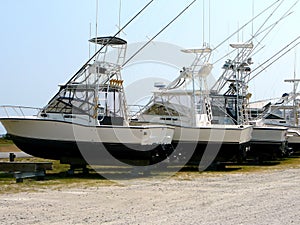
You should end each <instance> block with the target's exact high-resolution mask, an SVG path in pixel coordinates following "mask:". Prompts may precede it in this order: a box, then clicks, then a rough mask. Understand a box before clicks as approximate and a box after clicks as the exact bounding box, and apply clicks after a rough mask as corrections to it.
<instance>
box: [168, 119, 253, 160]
mask: <svg viewBox="0 0 300 225" xmlns="http://www.w3.org/2000/svg"><path fill="white" fill-rule="evenodd" d="M251 133H252V126H249V125H247V126H236V125H208V126H203V127H182V126H175V133H174V138H173V142H172V145H173V148H174V149H175V151H177V155H178V158H179V159H184V160H186V159H187V158H188V159H189V161H188V164H196V165H198V164H199V163H200V162H203V161H207V160H208V161H209V162H213V161H223V162H224V161H237V160H242V158H243V157H244V155H245V151H246V148H247V147H248V146H249V144H250V139H251Z"/></svg>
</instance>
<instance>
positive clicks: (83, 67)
mask: <svg viewBox="0 0 300 225" xmlns="http://www.w3.org/2000/svg"><path fill="white" fill-rule="evenodd" d="M153 1H154V0H151V1H149V2H148V4H146V5H145V6H144V7H143V8H142V9H141V10H140V11H139V12H138V13H137V14H136V15H135V16H134V17H132V18H131V19H130V20H129V21H128V22H127V23H126V24H125V25H124V26H123V27H122V28H121V29H120V30H119V31H118V32H117V33H116V34H115V35H114V36H112V37H111V38H110V39H109V41H108V42H107V43H105V44H104V45H103V46H102V47H101V48H100V49H99V50H98V51H97V52H95V54H94V55H93V56H92V57H91V58H89V60H88V61H87V62H86V63H85V64H84V65H83V66H82V67H81V68H80V69H79V70H78V71H77V72H76V73H75V74H74V75H73V76H72V77H71V79H70V80H69V81H68V82H67V84H68V83H69V82H71V81H72V80H73V79H74V78H75V77H76V76H77V75H78V74H79V73H80V72H81V71H82V70H84V69H85V67H86V66H87V65H88V64H89V63H90V62H91V61H92V59H93V58H95V57H96V56H97V55H98V54H99V53H100V52H101V51H102V49H103V48H105V47H106V46H107V45H109V44H110V43H111V42H112V40H113V39H114V38H115V37H117V35H119V34H120V33H121V32H122V31H123V30H124V29H125V28H126V27H127V26H128V25H129V24H130V23H131V22H132V21H133V20H135V19H136V18H137V17H138V16H139V15H140V14H141V13H142V12H143V11H145V9H146V8H148V7H149V6H150V5H151V3H153ZM60 91H61V90H59V91H58V92H57V93H56V95H54V97H53V98H52V99H51V100H50V101H49V102H51V101H52V100H53V99H55V98H56V96H57V95H58V94H59V93H60Z"/></svg>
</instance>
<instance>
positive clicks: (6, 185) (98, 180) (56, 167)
mask: <svg viewBox="0 0 300 225" xmlns="http://www.w3.org/2000/svg"><path fill="white" fill-rule="evenodd" d="M16 161H22V162H52V163H53V170H49V171H47V174H46V177H45V180H44V181H36V180H35V179H24V182H23V183H16V180H15V178H14V177H13V175H12V174H7V173H1V172H0V194H5V193H18V192H34V191H46V190H49V189H50V190H60V189H66V188H88V187H101V186H112V185H113V186H114V185H118V184H117V183H116V182H114V181H110V180H107V179H105V178H104V177H102V176H101V175H99V174H98V173H96V172H95V171H93V170H90V173H89V174H85V175H84V174H81V173H79V172H76V173H75V174H74V175H72V176H70V175H68V174H67V171H68V169H69V165H65V164H60V163H59V161H56V160H45V159H40V158H26V159H20V158H17V159H16ZM88 168H89V169H91V168H90V167H88ZM101 168H102V170H101V171H103V174H105V173H109V174H110V177H111V175H113V176H115V178H116V179H118V177H119V178H121V177H122V174H124V173H127V172H128V169H127V170H126V169H124V168H113V167H101ZM293 168H300V155H295V156H293V157H289V158H287V159H282V160H278V161H272V162H265V163H263V164H254V163H249V164H227V165H226V166H225V167H224V168H223V169H221V170H216V171H203V172H199V170H198V167H185V168H183V169H181V170H180V171H179V172H177V173H176V174H175V175H174V176H173V179H178V180H193V179H195V178H199V177H201V176H205V177H207V176H220V175H224V174H233V173H262V172H270V171H272V170H285V169H293ZM162 173H163V172H162ZM155 175H156V174H154V176H155ZM158 176H159V174H158ZM144 178H145V177H144Z"/></svg>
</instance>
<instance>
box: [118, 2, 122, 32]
mask: <svg viewBox="0 0 300 225" xmlns="http://www.w3.org/2000/svg"><path fill="white" fill-rule="evenodd" d="M121 13H122V0H120V4H119V27H118V29H120V28H121ZM119 36H120V34H119Z"/></svg>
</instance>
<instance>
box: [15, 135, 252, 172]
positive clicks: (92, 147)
mask: <svg viewBox="0 0 300 225" xmlns="http://www.w3.org/2000/svg"><path fill="white" fill-rule="evenodd" d="M10 137H11V139H12V140H13V142H14V143H15V144H16V146H17V147H18V148H20V149H21V150H22V151H24V152H26V153H27V154H30V155H33V156H35V157H40V158H46V159H53V160H60V161H61V162H62V163H66V164H91V165H92V164H94V165H108V164H110V165H111V164H113V165H115V164H114V163H112V162H114V161H112V160H111V159H112V158H113V159H117V160H118V161H120V162H122V163H126V164H129V165H132V166H146V165H152V164H155V163H158V162H161V161H163V160H165V159H167V158H169V161H170V164H173V163H176V164H177V163H179V164H183V165H199V164H200V162H201V160H202V163H203V160H204V161H205V162H208V164H210V163H213V162H229V161H230V162H236V161H241V160H243V158H244V156H245V152H246V149H247V146H248V144H247V143H245V144H242V145H241V144H238V143H209V144H207V143H204V142H203V143H195V142H194V143H193V142H185V143H183V142H172V146H171V145H164V146H163V145H146V146H141V145H134V144H120V143H117V144H116V143H92V142H72V141H58V140H55V141H54V140H41V139H33V138H24V137H19V136H14V135H10ZM172 153H174V154H172ZM205 162H204V164H205ZM206 164H207V163H206Z"/></svg>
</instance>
